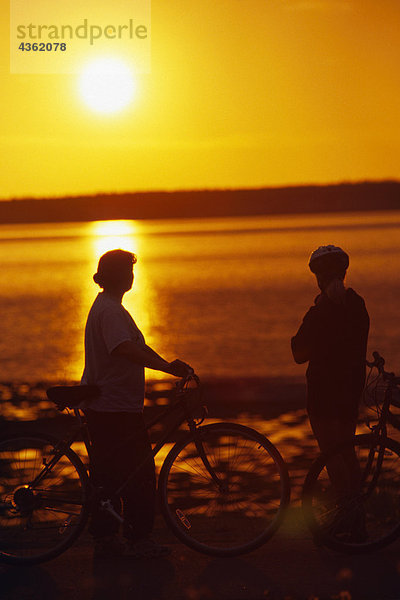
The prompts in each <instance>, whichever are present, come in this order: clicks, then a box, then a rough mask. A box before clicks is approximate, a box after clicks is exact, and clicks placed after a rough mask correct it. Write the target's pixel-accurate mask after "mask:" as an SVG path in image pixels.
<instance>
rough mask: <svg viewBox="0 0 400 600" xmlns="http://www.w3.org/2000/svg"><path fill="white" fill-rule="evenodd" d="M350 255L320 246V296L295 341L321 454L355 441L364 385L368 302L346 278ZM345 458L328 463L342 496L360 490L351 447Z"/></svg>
mask: <svg viewBox="0 0 400 600" xmlns="http://www.w3.org/2000/svg"><path fill="white" fill-rule="evenodd" d="M348 265H349V257H348V255H347V254H346V252H344V251H343V250H342V249H341V248H339V247H337V246H332V245H329V246H321V247H319V248H318V249H317V250H315V252H313V253H312V254H311V257H310V262H309V267H310V269H311V271H312V272H313V273H314V274H315V275H316V278H317V282H318V286H319V288H320V290H321V293H320V294H319V295H318V296H317V298H316V299H315V303H314V306H312V307H311V308H310V309H309V311H308V312H307V314H306V315H305V317H304V319H303V323H302V324H301V326H300V328H299V330H298V332H297V333H296V335H295V336H294V337H293V338H292V352H293V356H294V359H295V361H296V362H297V363H305V362H308V368H307V411H308V415H309V418H310V423H311V427H312V430H313V432H314V435H315V437H316V439H317V441H318V444H319V447H320V449H321V451H322V452H325V451H327V450H330V449H331V448H333V447H335V446H338V445H339V444H341V443H345V442H349V441H350V442H351V440H352V438H353V436H354V434H355V430H356V424H357V416H358V405H359V401H360V398H361V395H362V392H363V388H364V384H365V359H366V349H367V339H368V330H369V317H368V312H367V309H366V308H365V304H364V300H363V299H362V298H361V296H359V295H358V294H357V293H356V292H355V291H354V290H352V289H351V288H347V289H346V288H345V286H344V283H343V281H344V278H345V275H346V270H347V268H348ZM347 448H348V450H347V451H346V452H345V455H343V460H339V459H337V460H336V459H335V460H332V461H329V463H328V465H327V466H328V472H329V477H330V479H331V482H332V485H333V487H334V488H335V489H336V492H337V494H338V498H339V499H340V498H342V497H346V496H348V495H351V494H354V493H356V492H357V489H358V488H359V484H360V468H359V464H358V460H357V457H356V454H355V451H354V446H353V445H352V444H351V443H350V444H348V446H347Z"/></svg>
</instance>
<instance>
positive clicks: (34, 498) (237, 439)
mask: <svg viewBox="0 0 400 600" xmlns="http://www.w3.org/2000/svg"><path fill="white" fill-rule="evenodd" d="M96 393H97V389H96V388H95V387H93V386H71V387H55V388H50V390H48V396H49V398H50V399H52V400H53V401H55V402H56V404H57V405H58V408H59V409H60V410H63V409H64V408H70V409H72V410H73V411H74V414H75V416H76V418H77V420H78V427H77V428H76V429H75V430H74V431H73V432H72V433H71V435H69V436H68V437H67V439H65V440H58V439H56V438H53V437H52V436H49V435H44V434H34V435H32V434H31V435H15V436H9V437H7V438H6V439H2V440H0V469H1V473H2V475H1V481H0V527H1V535H0V561H3V562H5V563H11V564H20V565H27V564H36V563H40V562H44V561H46V560H50V559H52V558H54V557H56V556H58V555H59V554H61V553H62V552H64V551H65V550H67V548H69V547H70V546H71V545H72V544H73V542H74V541H75V540H76V539H77V538H78V536H79V535H80V534H81V533H82V531H83V529H84V527H85V525H86V523H87V520H88V517H89V513H90V510H91V505H92V503H93V502H95V501H97V502H100V505H101V507H102V510H104V511H107V512H109V513H110V514H112V515H113V516H114V517H115V518H116V519H117V520H118V521H120V522H123V519H122V517H121V516H120V515H119V514H118V513H116V512H115V510H114V509H113V507H112V504H111V500H110V498H109V496H112V495H116V496H118V495H119V493H120V492H121V490H122V489H123V487H124V486H125V485H126V483H127V481H130V480H131V478H132V477H134V476H135V473H136V471H137V470H138V469H140V467H141V465H139V466H138V469H136V470H135V471H134V472H132V474H131V475H130V476H129V477H128V479H127V480H126V481H125V482H123V483H122V484H121V486H120V487H119V488H118V489H117V490H112V491H110V490H109V492H108V496H105V492H104V490H102V488H99V487H96V486H95V485H94V483H93V482H92V481H91V478H90V470H89V472H88V470H87V469H86V467H85V466H84V464H83V463H82V461H81V459H80V458H79V456H78V455H77V454H76V453H75V452H74V451H73V450H72V448H71V445H72V444H73V443H74V442H75V441H76V440H78V439H83V442H84V445H85V447H86V450H87V452H88V456H89V459H90V453H91V449H90V440H89V434H88V430H87V426H86V424H85V418H84V414H82V412H81V410H80V409H79V404H80V403H81V402H82V400H83V399H87V398H90V397H91V398H93V397H94V396H95V395H96ZM199 410H200V411H201V412H200V414H198V411H199ZM170 415H174V423H173V424H172V425H171V426H170V427H167V429H166V431H165V433H164V434H163V435H162V436H161V439H160V440H158V441H157V443H156V444H155V446H154V447H153V456H156V455H157V453H158V452H159V451H160V450H161V448H162V447H163V446H164V444H166V443H167V442H168V441H169V440H170V439H171V435H175V434H176V433H177V432H178V434H179V437H178V440H177V441H176V443H175V444H174V445H173V447H172V448H171V450H170V451H169V453H168V454H167V456H166V458H165V460H164V462H163V465H162V467H161V470H160V475H159V480H158V498H159V504H160V509H161V513H162V515H163V517H164V519H165V521H166V524H167V525H168V526H169V528H170V529H171V530H172V531H173V533H174V534H175V535H176V536H177V537H178V538H179V539H180V540H181V541H182V542H184V543H185V544H186V545H188V546H189V547H191V548H193V549H194V550H197V551H199V552H202V553H205V554H210V555H214V556H236V555H239V554H243V553H245V552H249V551H251V550H254V549H255V548H258V547H259V546H261V545H262V544H264V543H265V542H266V541H267V540H268V539H269V538H270V537H271V536H272V535H273V534H274V533H275V531H276V530H277V529H278V527H279V525H280V524H281V521H282V519H283V515H284V511H285V508H286V507H287V505H288V503H289V498H290V484H289V476H288V472H287V469H286V465H285V463H284V461H283V459H282V457H281V455H280V453H279V452H278V450H277V449H276V448H275V446H273V444H272V443H271V442H270V441H269V440H268V439H267V438H266V437H265V436H263V435H261V434H260V433H258V432H257V431H255V430H254V429H251V428H249V427H244V426H242V425H239V424H235V423H220V422H218V423H212V424H208V425H203V421H204V419H205V417H206V415H207V409H206V407H205V406H202V400H201V388H200V384H199V380H198V378H197V377H196V376H195V375H191V376H188V377H186V378H184V379H182V380H181V381H180V382H178V384H177V386H176V390H175V393H174V398H173V401H172V403H171V405H170V406H168V407H167V408H166V409H165V410H164V411H163V412H162V414H161V415H158V416H156V417H154V418H153V419H152V420H151V421H150V422H149V423H148V424H147V428H151V427H153V426H154V425H155V424H157V423H159V422H161V421H163V420H164V419H165V418H168V417H169V416H170ZM184 422H186V424H187V426H188V428H189V431H188V432H186V434H183V433H182V431H180V430H179V427H180V426H181V424H183V423H184ZM178 430H179V431H178ZM142 464H143V463H142Z"/></svg>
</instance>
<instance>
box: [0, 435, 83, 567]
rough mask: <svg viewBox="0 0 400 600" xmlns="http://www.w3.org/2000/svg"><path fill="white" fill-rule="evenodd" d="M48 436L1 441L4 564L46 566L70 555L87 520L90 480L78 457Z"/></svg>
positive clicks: (0, 540)
mask: <svg viewBox="0 0 400 600" xmlns="http://www.w3.org/2000/svg"><path fill="white" fill-rule="evenodd" d="M57 443H58V441H57V440H56V439H55V438H52V437H49V436H45V435H41V434H39V435H36V434H32V435H15V436H10V437H7V438H3V439H1V440H0V473H1V475H0V561H2V562H7V563H11V564H20V565H23V564H26V565H28V564H35V563H39V562H44V561H46V560H49V559H51V558H54V557H55V556H57V555H59V554H61V552H63V551H64V550H66V549H67V548H68V547H69V546H70V545H71V544H72V542H73V541H74V540H75V538H76V537H77V536H78V535H79V533H80V532H81V531H82V529H83V527H84V525H85V523H86V520H87V517H88V510H89V507H88V478H87V474H86V470H85V468H84V466H83V465H82V463H81V461H80V459H79V458H78V456H77V455H76V454H75V453H74V452H73V451H72V450H71V449H70V448H66V449H65V450H63V451H62V452H61V451H59V450H57V449H56V445H57Z"/></svg>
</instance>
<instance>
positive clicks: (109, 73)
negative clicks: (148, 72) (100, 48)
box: [79, 58, 135, 113]
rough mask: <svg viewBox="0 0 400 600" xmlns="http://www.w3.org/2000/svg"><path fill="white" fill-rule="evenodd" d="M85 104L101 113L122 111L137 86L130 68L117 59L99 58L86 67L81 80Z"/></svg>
mask: <svg viewBox="0 0 400 600" xmlns="http://www.w3.org/2000/svg"><path fill="white" fill-rule="evenodd" d="M79 92H80V95H81V97H82V99H83V101H84V102H85V104H86V105H87V106H88V107H89V108H91V109H92V110H94V111H96V112H99V113H113V112H117V111H119V110H122V109H123V108H125V106H127V104H129V103H130V102H131V100H132V98H133V96H134V92H135V84H134V80H133V75H132V72H131V70H130V69H129V67H128V66H127V65H126V64H125V63H124V62H123V61H121V60H118V59H115V58H99V59H97V60H95V61H92V62H90V63H88V64H87V65H85V67H84V69H83V70H82V73H81V75H80V78H79Z"/></svg>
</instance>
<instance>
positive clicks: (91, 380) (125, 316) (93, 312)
mask: <svg viewBox="0 0 400 600" xmlns="http://www.w3.org/2000/svg"><path fill="white" fill-rule="evenodd" d="M128 340H129V341H132V342H135V343H136V344H138V345H139V346H140V347H144V345H145V341H144V337H143V334H142V333H141V331H140V329H139V328H138V327H137V325H136V323H135V321H134V320H133V319H132V317H131V315H130V314H129V313H128V311H127V310H126V309H125V308H124V307H123V306H122V304H121V303H120V302H119V301H118V300H117V299H116V298H113V297H112V296H110V295H109V294H107V292H101V293H99V294H98V296H97V298H96V299H95V301H94V302H93V305H92V308H91V309H90V311H89V315H88V318H87V321H86V328H85V369H84V371H83V375H82V380H81V383H82V384H92V385H93V384H94V385H97V386H98V387H99V388H100V392H101V393H100V396H99V397H98V398H96V399H94V400H92V401H91V402H90V403H89V404H87V405H86V406H87V407H90V408H91V409H93V410H98V411H105V412H121V411H127V412H134V413H139V412H142V411H143V402H144V367H142V366H141V365H138V364H135V363H133V362H132V361H131V360H129V359H128V358H126V357H123V356H112V355H111V352H112V351H113V350H114V349H115V348H116V347H117V346H119V344H121V343H122V342H126V341H128Z"/></svg>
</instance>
